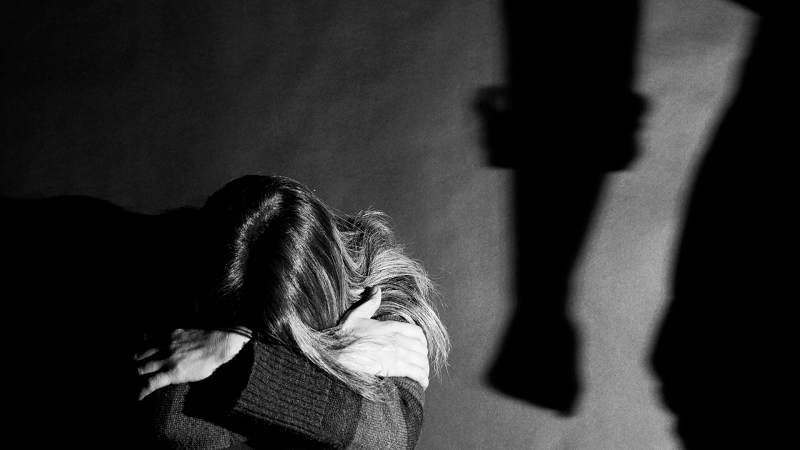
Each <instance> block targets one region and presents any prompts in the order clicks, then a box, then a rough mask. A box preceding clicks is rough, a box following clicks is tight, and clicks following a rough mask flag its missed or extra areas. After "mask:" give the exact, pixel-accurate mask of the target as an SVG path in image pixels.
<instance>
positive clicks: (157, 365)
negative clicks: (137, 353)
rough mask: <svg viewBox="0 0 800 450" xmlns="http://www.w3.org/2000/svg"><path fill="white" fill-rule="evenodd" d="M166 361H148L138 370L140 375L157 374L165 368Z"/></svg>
mask: <svg viewBox="0 0 800 450" xmlns="http://www.w3.org/2000/svg"><path fill="white" fill-rule="evenodd" d="M164 364H165V361H160V360H153V361H148V362H146V363H144V364H142V365H140V366H139V367H138V368H137V371H138V372H139V375H147V374H148V373H153V372H157V371H158V370H160V369H161V368H162V367H164Z"/></svg>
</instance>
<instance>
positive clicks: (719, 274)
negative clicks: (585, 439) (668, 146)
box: [652, 2, 798, 449]
mask: <svg viewBox="0 0 800 450" xmlns="http://www.w3.org/2000/svg"><path fill="white" fill-rule="evenodd" d="M771 3H772V4H770V2H766V3H761V4H759V5H761V7H760V8H759V9H757V12H759V13H760V14H761V19H760V20H761V23H760V24H759V30H758V35H757V37H756V40H755V42H754V47H753V49H752V53H751V55H750V57H749V60H748V61H747V64H746V66H745V70H744V72H743V77H742V80H741V85H740V89H739V92H738V94H737V96H736V97H735V99H734V101H733V103H732V104H731V106H730V108H729V110H728V111H727V113H726V115H725V117H724V119H723V121H722V123H721V124H720V126H719V129H718V131H717V134H716V136H715V138H714V140H713V143H712V145H711V146H710V149H709V150H708V153H707V155H706V157H705V159H704V161H703V162H702V165H701V167H700V170H699V172H698V175H697V178H696V181H695V185H694V188H693V191H692V196H691V198H690V201H689V204H688V210H687V212H686V223H685V228H684V230H683V234H682V237H681V242H680V247H679V253H678V261H677V266H676V270H675V278H674V281H673V282H674V284H673V292H672V295H673V300H672V304H671V305H670V308H669V310H668V312H667V315H666V317H665V319H664V322H663V324H662V328H661V332H660V335H659V337H658V341H657V344H656V347H655V350H654V353H653V355H652V364H653V368H654V370H655V372H656V374H657V375H658V377H659V378H660V380H661V383H662V393H663V398H664V401H665V403H666V405H667V406H668V407H669V408H670V409H671V410H672V411H673V412H674V413H675V414H676V416H677V432H678V434H679V435H680V437H681V439H682V440H683V442H684V443H685V445H686V448H688V449H710V448H779V447H778V445H779V442H782V441H783V440H784V439H786V438H787V435H788V434H789V433H790V430H791V429H792V428H791V427H790V426H789V424H788V423H787V421H788V420H789V419H788V414H786V412H785V407H786V406H789V405H790V404H791V403H792V400H790V399H789V393H790V392H794V390H795V383H796V380H794V377H793V376H791V375H792V374H793V373H794V371H793V370H790V367H791V362H792V361H791V360H792V359H793V355H794V354H796V351H795V350H794V348H792V345H791V343H792V342H793V341H794V339H790V336H789V332H790V330H791V328H792V322H794V317H793V315H791V314H789V313H788V311H789V304H790V303H793V302H792V301H791V298H796V297H797V295H796V293H794V292H793V291H794V289H793V287H794V284H795V283H794V281H793V277H792V275H793V273H792V272H793V270H792V268H791V266H792V264H790V260H791V259H793V258H796V257H797V227H796V225H795V224H796V219H795V218H794V214H793V213H794V212H795V210H796V209H797V201H796V194H795V192H794V189H795V188H796V186H795V185H796V182H795V181H794V179H795V178H794V173H793V172H794V169H793V167H794V165H793V163H791V159H793V158H792V156H793V155H792V153H794V152H793V149H790V145H791V142H793V141H794V139H792V137H793V136H789V134H790V133H792V131H791V130H792V125H793V123H791V122H792V121H793V120H794V118H793V117H792V114H793V113H790V112H789V111H790V110H789V109H788V108H786V107H787V106H788V107H789V108H794V107H796V105H797V103H796V101H797V98H796V83H797V80H798V78H797V74H796V68H794V66H793V65H791V63H789V62H788V59H791V58H792V57H791V55H792V52H791V51H790V50H791V47H792V46H794V45H796V42H797V39H796V38H797V36H796V32H793V31H792V29H793V27H792V26H791V25H790V24H788V23H787V21H786V20H785V19H786V17H788V14H787V12H786V11H782V10H780V9H778V7H777V6H776V5H777V4H778V3H777V2H771ZM754 4H755V3H754ZM792 35H795V36H792ZM792 37H794V39H791V38H792ZM790 43H791V44H790ZM795 146H796V145H795Z"/></svg>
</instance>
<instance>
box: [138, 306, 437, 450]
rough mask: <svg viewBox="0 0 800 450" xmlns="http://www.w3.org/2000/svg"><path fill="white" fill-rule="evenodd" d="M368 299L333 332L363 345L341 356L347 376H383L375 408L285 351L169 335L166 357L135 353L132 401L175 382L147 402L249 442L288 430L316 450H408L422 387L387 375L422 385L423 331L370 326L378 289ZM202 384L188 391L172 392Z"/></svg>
mask: <svg viewBox="0 0 800 450" xmlns="http://www.w3.org/2000/svg"><path fill="white" fill-rule="evenodd" d="M371 297H372V298H371V299H370V301H367V302H364V303H363V304H362V305H360V306H358V307H357V308H354V309H353V310H352V311H351V312H350V313H348V315H347V316H346V317H345V318H344V320H343V322H342V325H341V327H340V330H339V331H338V332H344V333H348V334H350V335H352V336H356V337H361V338H365V339H362V340H361V341H363V342H365V343H366V344H364V345H362V346H360V347H358V348H356V347H357V346H353V347H352V348H349V349H348V351H347V352H344V354H343V355H344V357H345V359H346V360H347V364H353V366H352V367H353V368H355V369H357V370H363V371H364V372H368V373H372V374H375V375H383V376H387V377H388V380H389V383H388V385H387V387H388V389H387V390H388V392H387V396H386V399H385V401H383V402H374V401H368V400H366V399H364V398H363V397H361V396H360V395H359V394H358V393H357V392H355V391H353V390H352V389H350V388H349V387H348V386H347V385H345V384H343V383H342V382H340V381H338V380H336V379H334V378H333V377H331V376H330V375H328V374H327V373H325V372H324V371H322V370H321V369H319V368H317V367H316V366H315V365H313V364H312V363H311V362H310V361H308V360H307V359H306V358H305V357H303V356H302V355H299V354H297V353H295V352H294V351H292V350H290V349H288V348H286V347H283V346H280V345H275V344H269V343H264V342H260V341H256V340H254V341H250V342H249V343H248V342H247V341H248V339H247V338H245V337H243V336H241V335H237V334H232V333H226V332H221V331H206V330H176V331H175V332H174V333H173V335H172V337H171V342H170V346H169V348H168V349H166V355H164V356H159V354H158V353H156V351H155V350H150V351H148V352H145V353H144V354H142V355H140V357H139V359H140V374H141V375H142V377H143V378H145V379H146V380H147V382H146V386H145V388H144V389H143V391H142V392H143V395H142V396H141V397H143V396H145V395H147V394H149V393H150V392H152V391H153V390H155V389H159V388H161V387H163V386H166V385H168V384H173V385H178V386H175V389H170V390H171V393H170V394H164V395H157V396H156V397H157V399H156V400H155V402H157V404H162V406H161V408H166V409H169V410H172V409H175V408H173V407H170V406H169V405H164V403H168V404H173V406H179V407H178V408H177V411H181V414H184V413H185V414H187V415H189V416H192V417H196V418H199V419H203V420H206V421H208V422H211V423H217V424H219V425H222V426H223V427H225V428H228V429H230V430H231V431H234V432H236V433H238V434H240V435H243V436H247V437H248V438H249V439H254V440H255V441H258V440H262V441H269V442H274V441H275V439H276V436H277V435H281V434H282V435H283V438H285V437H286V436H287V433H286V431H287V430H288V431H289V432H290V433H288V435H289V437H291V436H294V437H295V438H300V440H301V441H302V442H307V441H312V442H316V443H318V444H321V445H324V446H325V447H326V448H328V447H332V448H376V447H380V448H397V449H406V448H413V447H414V446H415V445H416V442H417V440H418V438H419V432H420V429H421V425H422V405H423V399H424V396H423V387H422V385H421V384H420V383H419V382H416V381H413V380H412V379H409V378H404V377H402V376H392V375H403V376H408V377H412V378H414V379H415V380H418V379H421V380H422V382H423V383H424V384H425V385H427V381H428V380H427V376H428V365H427V345H426V343H425V338H424V334H423V333H422V332H421V330H420V329H419V328H418V327H416V326H415V325H410V324H407V323H400V322H381V321H376V320H372V319H370V316H371V315H372V314H373V313H374V312H375V310H377V307H378V305H379V304H380V291H377V293H376V295H373V296H371ZM243 344H244V345H243ZM234 356H235V358H234ZM212 372H213V373H214V376H210V377H209V375H211V373H212ZM204 379H205V381H202V382H199V383H192V385H191V386H192V387H191V389H188V388H187V387H181V386H187V385H185V384H181V383H186V382H191V381H199V380H204ZM187 392H189V394H188V395H186V399H185V402H184V399H183V395H185V394H186V393H187ZM150 403H152V401H150ZM184 403H185V407H183V404H184ZM151 406H152V405H151ZM207 425H210V424H207ZM168 428H170V427H168ZM173 428H174V427H173ZM156 432H157V433H160V431H158V430H156ZM179 439H180V438H179ZM302 442H301V445H302Z"/></svg>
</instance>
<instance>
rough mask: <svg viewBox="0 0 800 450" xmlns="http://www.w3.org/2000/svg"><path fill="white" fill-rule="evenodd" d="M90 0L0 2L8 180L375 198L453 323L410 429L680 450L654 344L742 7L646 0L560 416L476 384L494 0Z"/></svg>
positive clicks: (504, 217)
mask: <svg viewBox="0 0 800 450" xmlns="http://www.w3.org/2000/svg"><path fill="white" fill-rule="evenodd" d="M97 3H98V4H97V5H95V6H81V7H79V8H77V9H74V8H69V7H66V6H47V7H41V8H39V7H34V6H21V7H19V8H17V9H14V7H10V8H9V7H4V8H9V9H8V11H7V13H5V14H3V19H2V21H3V26H4V28H5V29H6V30H8V31H9V37H8V38H7V39H5V40H4V42H3V44H2V45H3V47H4V49H6V51H5V52H4V54H5V55H6V56H4V58H5V60H4V66H5V67H6V68H7V69H6V71H7V72H6V73H5V74H4V75H3V77H4V80H3V83H2V85H3V86H2V90H3V109H2V111H3V123H4V128H5V132H4V134H3V137H2V143H1V144H0V145H1V146H2V147H0V148H1V149H2V154H1V155H0V193H2V194H3V195H6V196H12V197H27V198H35V197H43V196H50V195H56V194H85V195H91V196H96V197H100V198H103V199H107V200H110V201H112V202H115V203H117V204H120V205H123V206H125V207H128V208H131V209H133V210H137V211H142V212H153V213H154V212H158V211H161V210H164V209H168V208H172V207H177V206H180V205H183V204H186V203H194V204H197V203H200V202H202V201H203V199H204V197H205V196H206V195H208V194H209V193H211V192H212V191H213V190H214V189H215V188H216V187H218V186H219V185H220V184H221V183H223V182H225V181H227V180H230V179H232V178H235V177H237V176H240V175H242V174H245V173H254V172H274V173H279V174H283V175H287V176H290V177H293V178H296V179H298V180H300V181H302V182H304V183H306V184H308V185H310V186H311V187H312V188H314V189H316V191H317V193H318V194H319V195H320V196H321V197H322V198H323V200H325V201H326V202H328V203H329V204H331V205H332V206H334V207H336V208H339V209H341V210H344V211H355V210H357V209H360V208H365V207H373V208H377V209H382V210H384V211H386V212H387V213H389V214H390V216H392V217H393V219H394V222H395V225H396V227H397V231H398V234H399V236H400V237H401V239H402V240H403V241H405V242H407V243H408V250H409V251H410V252H411V253H412V254H413V255H414V256H416V257H417V258H419V259H421V260H422V261H423V262H424V263H425V264H426V266H427V267H428V269H429V270H430V272H431V274H432V275H433V277H434V278H435V279H436V281H437V283H438V284H439V287H440V291H441V294H442V303H443V304H442V306H441V313H442V315H443V317H444V321H445V323H446V325H447V326H448V327H449V329H450V332H451V336H452V339H453V354H452V359H451V361H450V368H449V371H448V372H447V373H445V374H443V376H442V378H441V380H440V381H434V382H432V384H431V387H430V388H429V389H428V399H427V407H426V423H425V429H424V432H423V436H422V440H421V443H420V445H419V448H420V449H473V448H474V449H542V450H545V449H558V450H560V449H576V450H577V449H586V450H590V449H591V450H603V449H608V450H612V449H673V448H679V444H678V443H677V442H676V441H675V440H674V439H673V438H672V436H671V431H670V423H671V419H670V416H669V414H668V413H666V412H665V411H664V410H662V408H661V406H660V403H659V400H658V397H657V391H656V384H655V382H654V380H653V378H652V376H651V374H650V372H649V368H648V365H647V364H648V362H647V356H648V351H649V350H650V348H651V345H652V339H653V337H654V333H655V332H656V327H657V324H658V320H659V317H660V313H661V312H662V311H663V309H664V307H665V305H666V302H667V299H668V295H669V293H668V280H669V278H668V277H669V274H670V269H671V262H672V259H671V257H672V249H673V244H674V242H675V238H676V233H677V232H679V230H680V227H681V215H680V213H681V205H682V200H683V199H684V198H685V196H686V195H687V192H686V191H685V187H686V183H687V181H688V180H689V179H690V177H691V175H692V170H693V168H694V164H695V162H696V161H697V158H698V156H699V155H700V154H701V153H702V150H703V145H704V144H705V143H706V142H707V139H708V137H709V131H710V130H713V126H714V124H715V121H716V120H718V114H719V112H720V110H721V108H723V106H724V100H725V99H726V98H727V97H726V96H727V95H728V94H729V93H730V90H731V88H732V87H733V86H734V85H735V82H736V70H735V68H736V64H737V62H738V61H739V59H740V58H741V56H742V54H743V51H744V50H746V46H747V42H748V40H747V38H748V36H749V34H750V33H751V29H752V26H753V25H754V24H755V19H754V16H753V15H752V14H750V13H748V12H746V11H744V10H743V9H741V8H739V7H736V6H733V5H730V4H727V3H724V2H721V1H717V0H702V1H690V0H669V1H664V0H647V1H644V2H643V3H642V7H643V16H642V24H641V30H640V34H641V39H640V43H639V50H638V55H637V61H638V66H637V68H638V74H637V80H638V81H637V86H636V87H637V89H638V90H639V91H640V92H641V93H642V94H643V95H644V96H645V97H646V98H647V101H648V104H649V108H648V112H647V113H646V116H645V120H644V124H645V126H644V129H643V130H642V131H641V133H640V138H639V142H640V144H641V145H640V157H639V158H638V159H637V160H636V162H635V164H634V165H633V166H631V167H630V168H629V170H627V171H625V172H620V173H615V174H613V175H610V176H608V177H607V180H606V183H605V185H604V188H603V192H602V196H601V203H600V205H599V207H598V208H597V211H596V213H595V217H594V218H593V222H592V223H593V225H592V227H591V232H590V235H589V238H588V240H587V241H586V245H585V248H584V249H583V251H582V253H581V257H580V263H579V264H578V267H576V269H575V270H574V273H573V277H572V279H573V290H572V294H571V296H570V303H569V305H570V311H571V315H572V316H571V318H572V319H573V321H574V322H575V324H576V326H577V331H578V336H579V344H580V347H579V348H580V351H579V357H580V360H579V362H580V364H579V368H580V380H581V383H582V385H583V388H582V391H581V397H580V398H579V399H578V405H577V408H576V410H575V412H574V414H573V415H572V416H569V417H562V416H558V415H556V414H555V413H553V412H551V411H549V410H546V409H542V408H538V407H536V406H534V405H532V404H529V403H526V402H524V401H521V400H519V399H515V398H511V397H508V396H506V395H503V394H500V393H499V392H497V391H496V390H495V389H493V388H492V387H491V386H489V385H488V383H487V382H486V373H487V371H488V370H489V366H490V365H491V363H492V361H493V360H494V358H495V357H496V353H497V351H498V346H499V342H500V339H501V337H502V335H503V331H504V330H505V327H506V326H507V324H508V323H509V320H510V317H511V315H512V314H513V307H512V305H513V299H512V290H511V289H510V286H511V285H512V284H513V280H512V276H513V274H514V270H513V269H514V268H513V267H512V255H513V248H514V247H513V245H514V236H513V233H512V224H511V217H512V211H511V207H512V206H511V205H512V202H511V198H510V194H511V175H510V173H509V172H508V171H507V170H506V169H500V168H493V167H489V166H488V165H487V164H486V155H485V150H484V149H483V147H482V145H481V141H480V133H481V132H480V130H481V121H480V118H479V117H478V115H477V114H476V112H475V110H474V107H473V103H474V100H475V96H476V93H477V91H478V90H479V89H480V88H482V87H485V86H489V85H498V84H502V83H504V82H505V80H504V79H503V74H504V63H505V61H504V58H505V56H504V55H505V52H504V47H503V46H504V34H503V19H502V14H501V9H500V7H501V5H500V2H497V1H495V2H481V1H456V0H450V1H404V2H400V1H390V2H370V1H348V2H323V1H312V2H277V1H276V2H272V1H270V2H258V1H252V2H237V4H236V5H232V4H227V3H225V4H219V5H217V4H215V3H214V2H189V1H186V2H155V1H151V2H135V3H133V4H129V2H97ZM37 8H39V9H37ZM576 57H579V55H576ZM531 289H535V285H533V286H531ZM529 359H530V361H529V362H530V364H531V366H532V367H536V369H537V370H547V368H546V367H537V365H536V364H537V361H536V355H535V354H534V355H530V356H529Z"/></svg>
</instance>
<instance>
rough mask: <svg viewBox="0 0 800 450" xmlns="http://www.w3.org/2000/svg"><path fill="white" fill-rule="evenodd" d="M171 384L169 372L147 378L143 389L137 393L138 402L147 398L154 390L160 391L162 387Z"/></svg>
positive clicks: (158, 373)
mask: <svg viewBox="0 0 800 450" xmlns="http://www.w3.org/2000/svg"><path fill="white" fill-rule="evenodd" d="M170 384H172V376H171V375H170V373H169V372H157V373H155V374H154V375H153V376H150V377H148V378H147V381H145V384H144V387H143V388H142V390H141V391H140V392H139V400H141V399H143V398H145V397H147V396H148V395H150V394H151V393H152V392H153V391H155V390H156V389H161V388H162V387H164V386H169V385H170Z"/></svg>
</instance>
